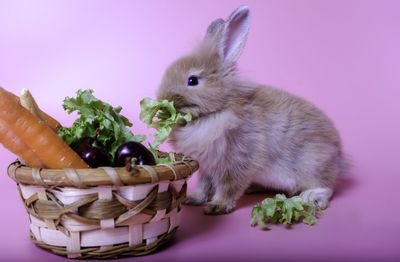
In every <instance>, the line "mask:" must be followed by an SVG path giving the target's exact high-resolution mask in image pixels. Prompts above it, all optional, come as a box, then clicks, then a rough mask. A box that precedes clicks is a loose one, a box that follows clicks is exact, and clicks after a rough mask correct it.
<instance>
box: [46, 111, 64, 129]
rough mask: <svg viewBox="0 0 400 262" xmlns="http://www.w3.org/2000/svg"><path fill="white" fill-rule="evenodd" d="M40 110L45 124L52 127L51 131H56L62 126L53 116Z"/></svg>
mask: <svg viewBox="0 0 400 262" xmlns="http://www.w3.org/2000/svg"><path fill="white" fill-rule="evenodd" d="M41 112H42V118H43V120H44V122H46V124H47V125H48V126H49V127H50V128H51V129H53V131H55V132H57V131H58V129H60V128H61V127H62V125H61V124H60V122H58V121H57V120H56V119H54V118H53V117H51V116H50V115H48V114H46V113H45V112H43V111H41Z"/></svg>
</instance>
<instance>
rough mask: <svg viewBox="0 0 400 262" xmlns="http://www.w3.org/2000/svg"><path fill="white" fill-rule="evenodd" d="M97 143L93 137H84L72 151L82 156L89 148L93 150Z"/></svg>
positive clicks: (73, 146)
mask: <svg viewBox="0 0 400 262" xmlns="http://www.w3.org/2000/svg"><path fill="white" fill-rule="evenodd" d="M94 143H95V139H94V138H92V137H83V138H81V139H80V140H79V141H78V142H76V143H75V144H74V145H72V149H74V151H75V152H76V153H77V154H78V155H82V153H83V151H86V150H87V149H89V148H92V147H93V145H94Z"/></svg>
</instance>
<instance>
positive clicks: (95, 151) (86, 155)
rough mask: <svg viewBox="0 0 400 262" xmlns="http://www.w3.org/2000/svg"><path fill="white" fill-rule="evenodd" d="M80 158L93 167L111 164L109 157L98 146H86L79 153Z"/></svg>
mask: <svg viewBox="0 0 400 262" xmlns="http://www.w3.org/2000/svg"><path fill="white" fill-rule="evenodd" d="M80 156H81V158H82V159H83V160H84V161H85V162H86V163H87V164H88V165H89V166H90V167H93V168H96V167H100V166H111V160H110V157H109V156H108V155H107V153H105V152H104V151H103V150H102V149H101V148H99V147H88V148H86V149H85V150H83V151H82V153H81V154H80Z"/></svg>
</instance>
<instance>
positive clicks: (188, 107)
mask: <svg viewBox="0 0 400 262" xmlns="http://www.w3.org/2000/svg"><path fill="white" fill-rule="evenodd" d="M175 108H176V111H177V112H178V113H181V114H188V113H190V114H192V117H193V120H195V119H197V118H198V117H199V106H198V105H196V104H182V105H179V106H176V107H175Z"/></svg>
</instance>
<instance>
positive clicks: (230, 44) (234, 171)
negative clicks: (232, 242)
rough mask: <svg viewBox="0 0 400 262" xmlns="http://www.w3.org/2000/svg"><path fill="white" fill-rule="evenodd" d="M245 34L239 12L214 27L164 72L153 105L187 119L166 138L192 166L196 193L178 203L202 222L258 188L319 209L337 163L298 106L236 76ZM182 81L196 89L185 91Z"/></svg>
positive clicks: (335, 150) (326, 136)
mask: <svg viewBox="0 0 400 262" xmlns="http://www.w3.org/2000/svg"><path fill="white" fill-rule="evenodd" d="M248 29H249V10H248V8H247V7H246V6H242V7H239V8H238V9H237V10H236V11H234V12H233V13H232V14H231V16H230V17H229V18H228V19H227V21H224V20H222V19H217V20H216V21H214V22H213V23H211V25H210V26H209V28H208V31H207V34H206V37H205V38H204V40H203V41H202V43H201V44H200V45H199V46H198V47H197V48H196V49H195V50H194V51H193V52H192V53H191V54H189V55H187V56H184V57H182V58H180V59H179V60H177V61H176V62H174V63H173V64H172V65H171V66H170V67H169V68H168V69H167V70H166V72H165V75H164V77H163V80H162V82H161V85H160V87H159V90H158V98H159V99H168V100H171V101H174V103H175V106H176V108H177V109H178V111H180V112H182V113H187V112H191V113H192V115H193V117H194V121H192V122H190V123H188V124H186V125H184V126H178V127H176V128H175V129H174V131H173V134H172V137H171V142H172V144H173V145H174V147H175V150H176V151H178V152H182V153H184V154H186V155H189V156H191V157H193V158H194V159H196V160H198V161H199V163H200V170H199V174H198V184H197V188H196V191H195V192H194V193H192V194H190V195H189V197H188V198H187V200H186V202H187V203H188V204H196V205H201V204H207V206H206V209H205V213H206V214H224V213H229V212H231V211H233V209H234V207H235V203H236V200H237V199H238V198H239V197H240V196H242V194H243V193H244V192H245V190H246V189H247V188H248V187H249V186H250V185H251V184H258V185H262V186H263V187H266V188H273V189H277V190H282V191H285V192H287V193H288V194H290V195H293V194H297V193H301V196H302V197H303V198H304V199H305V200H306V201H311V202H316V203H317V204H318V205H319V206H320V207H321V208H325V207H326V206H327V204H328V201H329V199H330V197H331V196H332V193H333V190H334V187H335V184H336V182H337V180H338V176H339V174H340V173H342V171H343V168H344V163H345V161H344V157H343V155H342V149H341V141H340V137H339V135H338V132H337V131H336V129H335V127H334V125H333V124H332V122H331V121H330V120H329V118H328V117H327V116H326V115H325V114H324V113H322V112H321V111H320V110H319V109H318V108H316V107H315V106H313V105H312V104H310V103H309V102H307V101H305V100H304V99H302V98H299V97H296V96H294V95H291V94H289V93H287V92H285V91H283V90H279V89H276V88H272V87H267V86H262V85H258V84H254V83H251V82H249V81H245V80H242V79H241V78H240V77H238V76H237V75H236V72H235V71H236V61H237V59H238V57H239V56H240V53H241V51H242V49H243V47H244V43H245V40H246V38H247V33H248ZM190 76H195V77H196V78H197V79H198V84H197V85H194V86H191V85H188V78H189V77H190Z"/></svg>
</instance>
